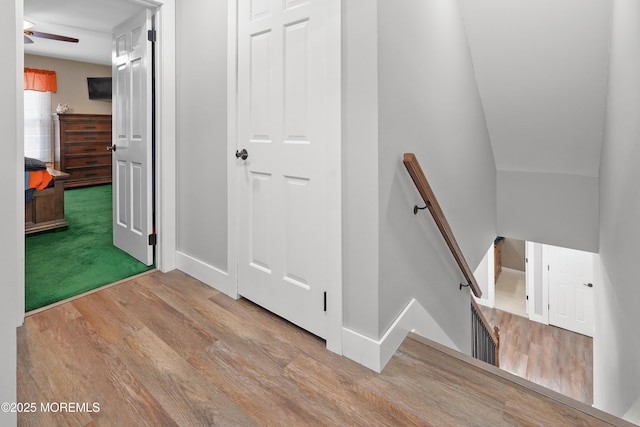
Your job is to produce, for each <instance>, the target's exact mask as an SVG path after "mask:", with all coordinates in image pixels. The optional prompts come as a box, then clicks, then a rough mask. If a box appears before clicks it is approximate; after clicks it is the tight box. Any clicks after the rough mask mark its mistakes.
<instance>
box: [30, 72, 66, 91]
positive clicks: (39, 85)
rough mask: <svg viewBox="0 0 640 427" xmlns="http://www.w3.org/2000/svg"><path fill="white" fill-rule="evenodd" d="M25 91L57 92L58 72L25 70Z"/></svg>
mask: <svg viewBox="0 0 640 427" xmlns="http://www.w3.org/2000/svg"><path fill="white" fill-rule="evenodd" d="M24 90H35V91H38V92H56V91H57V90H58V87H57V83H56V72H55V71H49V70H36V69H34V68H25V69H24Z"/></svg>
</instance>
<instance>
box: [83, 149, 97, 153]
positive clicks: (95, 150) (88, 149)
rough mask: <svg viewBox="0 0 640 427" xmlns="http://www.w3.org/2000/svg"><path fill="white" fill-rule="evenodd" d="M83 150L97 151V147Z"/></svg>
mask: <svg viewBox="0 0 640 427" xmlns="http://www.w3.org/2000/svg"><path fill="white" fill-rule="evenodd" d="M84 151H85V153H88V152H90V151H98V149H97V148H85V149H84Z"/></svg>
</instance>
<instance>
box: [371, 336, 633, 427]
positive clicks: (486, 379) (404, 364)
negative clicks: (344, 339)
mask: <svg viewBox="0 0 640 427" xmlns="http://www.w3.org/2000/svg"><path fill="white" fill-rule="evenodd" d="M396 371H397V372H398V373H399V374H398V378H401V377H402V378H405V379H404V380H403V381H405V382H407V383H406V384H404V385H403V387H405V389H406V390H410V392H411V394H414V395H418V396H421V397H422V398H425V399H429V400H431V401H433V403H434V404H436V405H437V407H438V408H439V409H440V410H441V411H442V412H443V413H449V412H450V411H451V410H454V409H455V410H456V411H457V414H456V420H457V421H458V422H459V421H464V422H465V423H466V422H468V423H469V424H470V425H473V424H474V423H477V422H478V421H479V420H481V423H482V424H483V425H545V426H555V425H562V426H567V425H603V424H604V425H607V424H608V425H613V426H633V424H631V423H628V422H626V421H624V420H622V419H620V418H617V417H615V416H613V415H611V414H607V413H605V412H603V411H600V410H598V409H595V408H593V407H591V406H589V405H586V404H584V403H582V402H579V401H577V400H574V399H571V398H569V397H567V396H564V395H562V394H559V393H557V392H555V391H552V390H549V389H547V388H544V387H542V386H540V385H538V384H535V383H532V382H530V381H528V380H525V379H523V378H520V377H517V376H515V375H513V374H511V373H509V372H506V371H503V370H501V369H499V368H496V367H495V366H492V365H489V364H486V363H484V362H481V361H479V360H476V359H474V358H472V357H471V356H467V355H465V354H462V353H460V352H458V351H455V350H452V349H450V348H448V347H446V346H443V345H441V344H438V343H436V342H434V341H431V340H429V339H426V338H424V337H421V336H419V335H417V334H414V333H411V334H409V335H408V336H407V338H406V339H405V340H404V342H403V343H402V345H401V346H400V348H399V349H398V351H397V352H396V354H395V355H394V357H393V358H392V359H391V361H390V362H389V364H387V366H386V367H385V369H384V371H383V372H384V374H386V375H391V376H392V377H395V376H394V375H393V373H394V372H396ZM407 371H410V372H411V377H410V378H411V380H410V383H409V381H407V380H406V372H407ZM401 373H404V376H403V375H402V374H401ZM448 407H451V408H452V409H448ZM465 416H467V417H468V419H464V417H465ZM460 417H463V420H461V418H460ZM443 421H445V422H446V420H443Z"/></svg>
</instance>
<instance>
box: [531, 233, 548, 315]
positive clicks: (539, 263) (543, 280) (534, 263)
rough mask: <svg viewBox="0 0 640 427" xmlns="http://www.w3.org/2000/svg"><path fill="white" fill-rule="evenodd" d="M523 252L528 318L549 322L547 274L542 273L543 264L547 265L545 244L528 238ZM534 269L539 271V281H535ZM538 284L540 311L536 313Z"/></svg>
mask: <svg viewBox="0 0 640 427" xmlns="http://www.w3.org/2000/svg"><path fill="white" fill-rule="evenodd" d="M536 246H540V257H539V258H540V259H538V257H537V256H536ZM525 253H526V255H525V256H526V258H527V262H526V263H525V270H526V271H525V281H526V286H527V296H528V297H529V299H528V300H527V308H528V317H529V320H531V321H534V322H538V323H543V324H545V325H548V324H549V284H548V280H549V276H548V275H547V274H544V266H545V265H547V264H546V263H547V249H546V245H543V244H541V243H535V242H532V241H529V240H526V241H525ZM536 271H537V272H538V273H539V274H538V276H539V282H540V283H536V280H535V278H536ZM538 286H540V287H541V289H542V305H541V306H542V313H541V314H537V313H536V309H535V307H536V288H537V287H538Z"/></svg>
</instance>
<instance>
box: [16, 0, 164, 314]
mask: <svg viewBox="0 0 640 427" xmlns="http://www.w3.org/2000/svg"><path fill="white" fill-rule="evenodd" d="M128 1H131V2H133V3H137V4H140V5H143V6H145V7H147V8H149V9H151V10H152V11H153V13H154V14H155V16H156V27H157V28H156V30H157V35H158V40H157V42H156V47H155V49H156V50H155V52H156V66H157V67H156V75H155V77H156V101H157V102H156V118H157V120H156V158H155V160H156V172H155V179H156V206H155V209H156V233H157V236H158V240H157V246H156V268H157V269H158V270H160V271H162V272H168V271H171V270H173V269H175V268H176V208H175V206H176V165H175V161H174V159H175V157H176V107H175V105H176V72H175V60H176V49H175V45H176V0H128ZM23 3H24V0H14V4H15V8H16V9H15V10H16V34H20V31H21V30H22V16H23V14H24V12H23V10H24V9H23ZM15 63H16V70H15V72H16V95H17V99H16V107H17V110H18V111H17V114H16V115H17V123H16V126H17V133H16V135H17V138H16V139H17V147H16V149H17V157H16V162H17V163H18V164H19V165H20V166H19V168H18V170H22V157H23V153H24V132H23V130H22V129H23V128H24V124H23V123H22V122H24V117H23V116H24V114H23V113H21V111H22V109H23V108H24V104H23V101H22V99H21V97H20V94H21V93H22V90H23V89H22V86H21V85H22V74H23V68H24V45H23V40H22V37H16V58H15ZM21 120H22V122H21ZM21 123H22V124H21ZM22 185H23V182H22V181H21V180H20V179H17V180H16V188H17V190H18V191H17V193H16V194H22V193H23V192H24V189H23V188H21V186H22ZM21 200H24V199H21ZM21 203H22V202H21ZM21 203H18V206H17V209H20V206H22V210H24V205H23V204H21ZM15 227H16V233H19V234H24V214H23V213H20V215H18V217H17V221H16V225H15ZM22 240H23V239H22ZM17 249H18V250H21V253H22V254H23V255H22V258H21V259H22V263H21V264H20V267H18V268H19V271H18V275H19V278H20V280H17V281H16V286H18V290H17V295H18V300H19V301H18V303H19V304H20V307H21V308H18V313H17V314H18V325H21V324H22V323H23V322H24V314H25V311H24V298H25V295H24V273H25V265H24V244H22V246H20V247H18V248H17Z"/></svg>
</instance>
